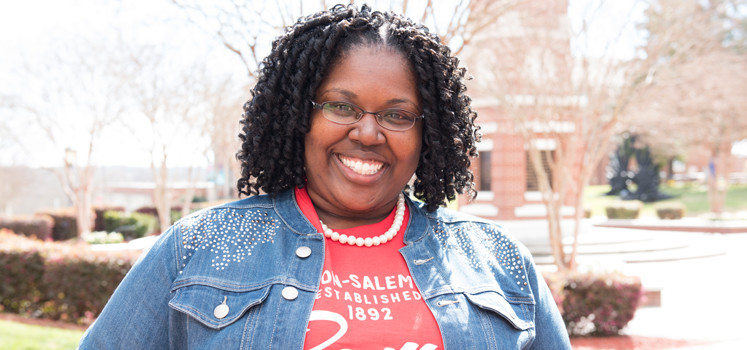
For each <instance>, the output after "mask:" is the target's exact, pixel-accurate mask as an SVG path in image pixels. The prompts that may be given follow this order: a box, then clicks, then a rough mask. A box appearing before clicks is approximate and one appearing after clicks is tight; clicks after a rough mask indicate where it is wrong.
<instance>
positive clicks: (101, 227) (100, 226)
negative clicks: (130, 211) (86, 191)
mask: <svg viewBox="0 0 747 350" xmlns="http://www.w3.org/2000/svg"><path fill="white" fill-rule="evenodd" d="M93 211H94V213H95V214H96V218H95V219H94V221H93V230H94V231H106V223H105V222H104V213H105V212H107V211H119V212H124V211H125V209H124V207H111V206H97V207H94V208H93Z"/></svg>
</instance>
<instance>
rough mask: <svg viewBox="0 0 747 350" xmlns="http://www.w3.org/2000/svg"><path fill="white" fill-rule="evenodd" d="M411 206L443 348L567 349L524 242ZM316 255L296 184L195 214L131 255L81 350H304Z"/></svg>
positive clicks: (412, 257)
mask: <svg viewBox="0 0 747 350" xmlns="http://www.w3.org/2000/svg"><path fill="white" fill-rule="evenodd" d="M408 205H409V208H410V220H409V223H408V227H407V231H406V233H405V235H404V238H403V239H404V242H405V247H403V248H402V249H400V252H401V254H402V256H403V257H404V259H405V260H406V263H407V266H408V268H409V270H410V273H411V275H412V278H413V280H414V282H415V284H416V286H417V288H418V289H419V291H420V293H421V295H422V296H423V300H424V301H425V302H426V303H427V305H428V307H429V308H430V310H431V312H432V313H433V315H434V316H435V319H436V322H437V323H438V326H439V328H440V331H441V335H442V338H443V342H444V346H445V348H446V349H525V348H526V349H529V348H532V349H570V343H569V340H568V336H567V333H566V330H565V328H564V325H563V322H562V320H561V318H560V314H559V312H558V309H557V307H556V305H555V303H554V301H553V298H552V297H551V295H550V292H549V290H548V288H547V286H546V285H545V282H544V280H543V279H542V277H541V275H540V274H539V273H538V272H537V271H536V269H535V267H534V264H533V262H532V259H531V256H530V255H529V253H528V251H527V250H526V248H525V247H524V246H523V245H521V244H520V243H518V242H516V241H515V240H514V239H513V238H511V237H509V236H508V235H506V234H505V233H504V232H502V229H501V228H500V226H498V225H496V224H494V223H491V222H489V221H486V220H482V219H479V218H475V217H471V216H467V215H465V214H461V213H457V212H453V211H449V210H445V209H439V210H437V211H436V212H433V213H427V212H426V211H425V210H424V209H423V208H422V203H417V202H412V201H409V200H408ZM323 262H324V237H323V235H322V234H321V233H319V232H317V231H316V230H315V229H314V227H313V226H312V224H311V223H309V221H308V220H307V219H306V217H305V216H304V215H303V214H302V213H301V211H300V209H299V208H298V206H297V204H296V200H295V198H294V194H293V190H288V191H284V192H282V193H279V194H276V195H262V196H252V197H249V198H246V199H243V200H240V201H237V202H234V203H230V204H225V205H221V206H218V207H214V208H209V209H206V210H203V211H200V212H198V213H195V214H193V215H191V216H189V217H186V218H184V219H182V220H180V221H178V222H177V223H176V224H174V226H172V227H171V228H169V229H168V230H167V231H166V232H164V233H163V234H162V235H161V237H160V238H159V239H158V241H157V242H156V243H155V245H154V246H153V247H152V248H151V249H150V251H149V252H148V253H147V254H144V255H143V256H142V257H141V258H140V259H139V260H138V262H137V263H136V264H135V266H133V268H132V269H131V270H130V272H129V273H128V274H127V276H126V277H125V279H124V280H123V281H122V283H121V284H120V285H119V287H118V288H117V290H116V291H115V292H114V295H113V296H112V297H111V299H110V300H109V302H108V304H107V305H106V307H105V308H104V310H103V312H102V313H101V315H100V316H99V318H98V319H97V320H96V322H95V323H94V324H93V325H91V327H90V328H89V329H88V330H87V331H86V333H85V334H84V336H83V339H82V340H81V342H80V348H81V349H301V348H302V347H303V344H304V336H305V333H306V327H307V324H308V322H309V316H310V314H311V310H312V306H313V304H314V300H315V296H316V293H317V290H318V288H319V283H320V278H321V274H322V265H323ZM403 326H406V325H403Z"/></svg>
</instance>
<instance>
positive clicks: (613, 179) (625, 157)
mask: <svg viewBox="0 0 747 350" xmlns="http://www.w3.org/2000/svg"><path fill="white" fill-rule="evenodd" d="M634 143H635V136H630V137H628V136H626V137H625V139H624V140H623V144H622V145H620V147H618V148H617V151H616V152H615V153H613V154H612V155H610V163H609V165H608V166H607V181H609V184H610V186H611V187H612V188H611V189H610V191H609V192H607V193H606V194H605V195H606V196H617V195H619V194H620V193H627V192H629V191H628V181H630V172H629V171H628V163H630V157H631V156H633V153H634V152H635V150H634V149H633V144H634Z"/></svg>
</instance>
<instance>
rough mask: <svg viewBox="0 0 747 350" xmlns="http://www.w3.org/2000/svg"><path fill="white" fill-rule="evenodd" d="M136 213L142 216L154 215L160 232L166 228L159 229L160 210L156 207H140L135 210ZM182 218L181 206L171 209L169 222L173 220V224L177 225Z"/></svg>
mask: <svg viewBox="0 0 747 350" xmlns="http://www.w3.org/2000/svg"><path fill="white" fill-rule="evenodd" d="M135 212H136V213H140V214H147V215H152V216H153V217H155V218H156V228H157V229H158V230H159V231H164V230H165V229H166V228H165V227H159V221H158V210H156V208H155V207H140V208H138V209H136V210H135ZM181 218H182V207H181V206H180V205H175V206H173V207H171V213H170V215H169V220H171V223H175V222H176V221H177V220H179V219H181Z"/></svg>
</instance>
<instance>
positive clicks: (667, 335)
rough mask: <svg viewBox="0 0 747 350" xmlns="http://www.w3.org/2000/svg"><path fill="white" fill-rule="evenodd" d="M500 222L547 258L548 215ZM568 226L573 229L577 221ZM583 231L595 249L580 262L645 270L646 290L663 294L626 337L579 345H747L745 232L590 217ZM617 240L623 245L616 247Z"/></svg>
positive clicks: (639, 315)
mask: <svg viewBox="0 0 747 350" xmlns="http://www.w3.org/2000/svg"><path fill="white" fill-rule="evenodd" d="M501 224H503V225H504V226H505V227H506V228H508V229H509V230H510V231H511V232H512V233H513V234H514V235H515V236H516V237H517V238H518V239H519V240H520V241H522V242H524V244H526V245H527V246H528V247H530V249H531V250H533V251H535V252H536V255H537V260H538V262H539V261H541V260H542V259H546V257H545V256H544V255H545V254H546V250H547V248H546V247H547V241H548V239H547V228H546V223H545V222H544V221H540V220H536V221H509V222H501ZM564 227H565V229H566V231H565V232H571V231H570V229H571V228H572V226H571V222H564ZM581 235H582V237H583V238H582V239H581V240H580V241H581V242H585V244H584V249H586V250H587V252H592V253H591V254H582V255H581V256H579V262H581V263H583V264H584V265H585V266H591V267H592V268H594V269H601V270H604V269H607V270H610V269H615V270H619V271H622V272H624V273H627V274H631V275H637V276H640V277H641V280H642V282H643V284H644V288H646V287H648V288H660V289H661V299H662V300H661V306H659V307H643V308H640V309H638V311H637V312H636V316H635V318H634V319H633V320H632V321H631V322H630V323H629V324H628V326H627V327H626V329H624V331H623V334H624V335H627V337H623V338H619V339H618V340H619V341H617V342H614V341H613V342H610V341H611V340H610V339H607V341H605V340H604V339H600V340H596V341H597V342H598V345H595V344H594V341H595V340H589V341H587V340H586V339H584V341H583V342H578V343H576V348H577V349H747V273H745V271H744V270H745V268H747V234H746V233H732V234H706V233H693V232H668V231H644V230H632V229H619V228H616V229H611V228H599V227H594V226H592V225H591V223H590V222H589V221H587V222H585V223H584V225H582V229H581ZM631 242H632V243H631ZM617 244H620V245H619V247H620V248H623V249H617V250H616V249H612V248H614V246H615V245H617ZM595 245H596V247H595ZM636 247H637V248H636ZM543 249H544V250H543ZM605 249H606V250H607V251H606V252H604V250H605ZM541 267H543V268H551V266H550V265H542V266H541Z"/></svg>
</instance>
